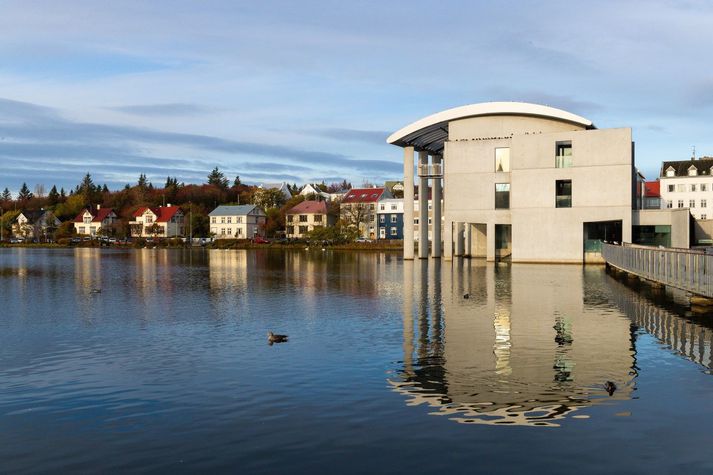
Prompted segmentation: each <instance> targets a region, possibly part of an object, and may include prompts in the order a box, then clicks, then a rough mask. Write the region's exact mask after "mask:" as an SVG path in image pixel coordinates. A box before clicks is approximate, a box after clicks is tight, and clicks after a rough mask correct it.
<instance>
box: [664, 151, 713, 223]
mask: <svg viewBox="0 0 713 475" xmlns="http://www.w3.org/2000/svg"><path fill="white" fill-rule="evenodd" d="M711 167H713V157H702V158H700V159H698V160H695V159H692V160H681V161H671V162H663V164H662V166H661V174H660V176H659V181H660V182H661V185H660V191H659V192H660V194H661V207H662V208H664V209H681V208H686V209H689V210H690V212H691V215H692V216H693V217H694V218H695V219H700V220H706V219H713V176H711Z"/></svg>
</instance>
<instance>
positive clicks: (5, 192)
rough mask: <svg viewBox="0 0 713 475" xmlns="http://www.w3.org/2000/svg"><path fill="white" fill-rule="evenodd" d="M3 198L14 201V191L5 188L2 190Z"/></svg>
mask: <svg viewBox="0 0 713 475" xmlns="http://www.w3.org/2000/svg"><path fill="white" fill-rule="evenodd" d="M2 200H3V201H12V193H10V190H8V189H7V187H5V189H4V190H3V192H2Z"/></svg>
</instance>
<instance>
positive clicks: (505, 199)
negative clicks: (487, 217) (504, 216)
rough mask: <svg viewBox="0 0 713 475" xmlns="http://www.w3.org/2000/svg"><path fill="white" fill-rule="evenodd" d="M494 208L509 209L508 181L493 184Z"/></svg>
mask: <svg viewBox="0 0 713 475" xmlns="http://www.w3.org/2000/svg"><path fill="white" fill-rule="evenodd" d="M495 209H510V183H496V184H495Z"/></svg>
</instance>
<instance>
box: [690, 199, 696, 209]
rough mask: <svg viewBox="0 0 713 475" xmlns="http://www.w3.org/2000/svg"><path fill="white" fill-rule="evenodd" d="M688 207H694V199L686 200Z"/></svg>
mask: <svg viewBox="0 0 713 475" xmlns="http://www.w3.org/2000/svg"><path fill="white" fill-rule="evenodd" d="M688 207H689V208H695V207H696V200H688Z"/></svg>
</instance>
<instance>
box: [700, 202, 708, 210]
mask: <svg viewBox="0 0 713 475" xmlns="http://www.w3.org/2000/svg"><path fill="white" fill-rule="evenodd" d="M707 207H708V200H701V208H707Z"/></svg>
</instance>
